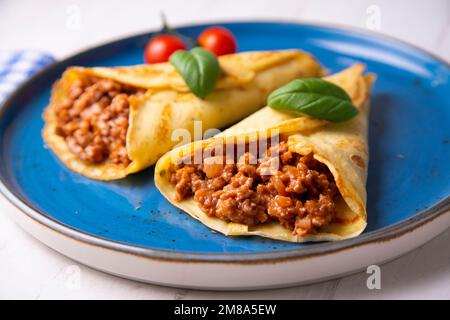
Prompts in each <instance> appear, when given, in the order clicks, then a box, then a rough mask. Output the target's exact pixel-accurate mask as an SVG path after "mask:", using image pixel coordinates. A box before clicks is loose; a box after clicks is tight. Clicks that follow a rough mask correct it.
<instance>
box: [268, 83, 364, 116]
mask: <svg viewBox="0 0 450 320" xmlns="http://www.w3.org/2000/svg"><path fill="white" fill-rule="evenodd" d="M268 105H269V106H270V107H271V108H273V109H279V110H287V111H292V112H295V113H301V114H306V115H308V116H311V117H313V118H317V119H322V120H328V121H332V122H342V121H347V120H350V119H351V118H353V117H354V116H356V115H357V114H358V109H356V108H355V107H354V106H353V104H352V102H351V100H350V97H349V96H348V94H347V93H346V92H345V91H344V90H343V89H341V88H340V87H338V86H337V85H335V84H333V83H331V82H328V81H325V80H322V79H317V78H307V79H298V80H293V81H291V82H289V83H288V84H286V85H285V86H283V87H281V88H279V89H277V90H275V91H274V92H272V94H271V95H270V96H269V98H268Z"/></svg>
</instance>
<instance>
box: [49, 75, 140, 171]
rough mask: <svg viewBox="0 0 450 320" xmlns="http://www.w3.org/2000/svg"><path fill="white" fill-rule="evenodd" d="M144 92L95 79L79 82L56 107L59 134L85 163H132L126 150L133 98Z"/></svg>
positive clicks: (85, 79)
mask: <svg viewBox="0 0 450 320" xmlns="http://www.w3.org/2000/svg"><path fill="white" fill-rule="evenodd" d="M142 93H143V90H142V89H137V88H134V87H130V86H127V85H123V84H119V83H117V82H115V81H112V80H106V79H98V78H94V77H89V78H84V79H79V80H76V81H74V82H73V83H72V85H71V86H70V88H69V91H68V95H67V97H65V99H64V100H63V101H61V102H60V103H58V104H56V105H55V115H56V119H57V120H56V122H57V123H56V133H57V134H58V135H60V136H62V137H63V138H64V139H65V141H66V143H67V145H68V147H69V149H70V150H71V151H72V152H73V153H74V154H75V155H77V157H78V158H80V159H81V160H83V161H86V162H88V163H101V162H103V161H105V160H107V159H109V160H110V161H111V162H112V163H114V164H117V165H122V166H127V165H128V164H129V163H130V159H129V158H128V154H127V149H126V135H127V130H128V115H129V107H130V105H129V102H128V98H129V96H130V95H136V94H142Z"/></svg>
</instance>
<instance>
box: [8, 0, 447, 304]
mask: <svg viewBox="0 0 450 320" xmlns="http://www.w3.org/2000/svg"><path fill="white" fill-rule="evenodd" d="M160 11H164V12H165V13H166V15H167V17H168V18H169V22H170V23H171V24H172V25H174V26H176V25H181V24H188V23H192V22H207V21H231V20H245V19H252V20H258V19H272V20H273V19H283V20H298V21H304V22H326V23H336V24H341V25H350V26H356V27H360V28H370V29H375V30H376V31H377V32H381V33H386V34H389V35H392V36H394V37H397V38H400V39H403V40H405V41H408V42H410V43H413V44H415V45H417V46H419V47H422V48H425V49H427V50H428V51H431V52H433V53H435V54H437V55H439V56H441V57H443V58H444V59H446V60H450V2H449V1H447V0H428V1H410V0H403V1H399V0H397V1H392V0H385V1H381V0H369V1H356V0H355V1H353V0H351V1H350V0H347V1H331V0H329V1H300V0H276V1H274V0H251V1H249V0H247V1H242V0H227V1H208V0H197V1H181V0H180V1H175V0H163V1H160V0H157V1H156V0H152V1H148V0H143V1H112V0H109V1H106V0H105V1H95V2H94V1H87V0H86V1H77V0H72V1H51V0H42V1H32V0H29V1H8V2H6V1H2V2H0V30H2V32H1V33H0V48H1V49H6V50H9V49H11V50H14V49H40V50H43V51H47V52H50V53H52V54H53V55H54V56H56V57H58V58H62V57H65V56H67V55H70V54H72V53H74V52H77V51H80V50H82V49H84V48H86V47H90V46H94V45H96V44H98V43H101V42H105V41H108V40H112V39H116V38H120V37H123V36H127V35H132V34H135V33H139V32H144V31H148V30H152V29H157V28H159V26H160V20H159V12H160ZM14 210H16V209H15V208H13V207H12V205H10V204H9V203H8V202H7V201H6V200H5V199H4V198H3V197H2V196H0V212H1V214H0V298H29V299H46V298H56V299H65V298H69V299H70V298H74V299H77V298H90V299H196V298H204V299H209V298H217V299H221V298H223V299H251V298H252V299H258V298H261V299H282V298H286V299H311V298H319V299H321V298H356V299H364V298H368V299H380V298H386V299H397V298H398V299H405V298H445V299H449V298H450V246H449V243H450V230H447V231H446V232H444V233H443V234H442V235H440V236H439V237H437V238H436V239H434V240H433V241H431V242H429V243H428V244H426V245H424V246H423V247H421V248H418V249H417V250H415V251H413V252H411V253H409V254H407V255H405V256H403V257H401V258H399V259H397V260H395V261H392V262H390V263H387V264H385V265H383V266H381V272H382V280H381V290H368V289H367V286H366V280H367V276H368V275H367V274H366V273H359V274H355V275H352V276H348V277H345V278H341V279H338V280H332V281H328V282H323V283H318V284H314V285H308V286H302V287H294V288H288V289H279V290H268V291H252V292H207V291H194V290H182V289H173V288H164V287H158V286H152V285H147V284H142V283H137V282H133V281H128V280H124V279H120V278H117V277H114V276H110V275H106V274H104V273H101V272H98V271H94V270H92V269H90V268H88V267H85V266H82V265H79V264H77V263H76V262H74V261H72V260H70V259H67V258H65V257H64V256H62V255H60V254H58V253H55V252H54V251H52V250H50V249H48V248H47V247H45V246H44V245H42V244H41V243H39V242H38V241H36V240H34V239H32V238H31V237H30V236H28V235H27V234H25V233H24V232H23V231H21V230H20V229H19V228H18V227H17V226H16V225H15V224H14V223H12V222H11V221H10V220H9V219H8V218H7V216H6V214H5V213H7V212H9V213H14Z"/></svg>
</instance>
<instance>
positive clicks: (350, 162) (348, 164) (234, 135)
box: [155, 64, 375, 242]
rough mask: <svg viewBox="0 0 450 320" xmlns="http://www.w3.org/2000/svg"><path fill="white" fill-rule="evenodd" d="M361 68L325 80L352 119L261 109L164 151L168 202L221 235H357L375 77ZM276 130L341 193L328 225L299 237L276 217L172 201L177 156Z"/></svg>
mask: <svg viewBox="0 0 450 320" xmlns="http://www.w3.org/2000/svg"><path fill="white" fill-rule="evenodd" d="M363 72H364V66H363V65H360V64H357V65H354V66H352V67H350V68H348V69H346V70H344V71H342V72H340V73H337V74H334V75H332V76H330V77H326V78H325V79H326V80H328V81H330V82H332V83H334V84H337V85H338V86H340V87H341V88H343V89H344V90H345V91H346V92H347V93H348V95H349V97H350V98H351V100H352V103H353V104H354V105H355V106H356V108H357V109H358V110H359V113H358V115H357V116H356V117H355V118H353V119H352V120H349V121H347V122H343V123H330V122H327V121H323V120H317V119H312V118H310V117H307V116H298V115H295V114H292V113H287V112H283V111H277V110H274V109H271V108H269V107H265V108H263V109H261V110H259V111H257V112H256V113H254V114H253V115H251V116H249V117H248V118H246V119H244V120H242V121H241V122H240V123H238V124H236V125H235V126H233V127H231V128H229V129H228V130H226V131H224V132H223V133H222V134H220V135H218V136H216V137H213V138H211V139H207V140H203V141H197V142H194V143H191V144H189V145H185V146H182V147H179V148H177V149H174V150H172V151H171V152H169V153H167V154H166V155H164V156H163V157H162V158H161V159H160V160H159V161H158V162H157V164H156V168H155V184H156V186H157V187H158V189H159V190H160V191H161V193H162V194H163V195H164V196H165V197H166V198H167V199H168V200H169V201H170V202H171V203H172V204H173V205H175V206H176V207H178V208H180V209H182V210H183V211H185V212H187V213H188V214H189V215H191V216H192V217H193V218H195V219H198V220H199V221H201V222H202V223H203V224H205V225H206V226H208V227H210V228H211V229H213V230H216V231H219V232H221V233H223V234H225V235H233V236H238V235H239V236H251V235H257V236H262V237H267V238H272V239H277V240H283V241H290V242H305V241H337V240H342V239H347V238H351V237H355V236H357V235H359V234H360V233H361V232H362V231H363V230H364V229H365V227H366V224H367V214H366V190H365V184H366V177H367V166H368V160H369V154H368V144H367V122H368V114H369V96H370V90H371V85H372V83H373V81H374V79H375V76H374V75H372V74H368V75H363ZM277 131H279V134H280V135H281V136H283V137H286V139H287V144H288V146H289V150H290V151H293V152H295V153H298V154H300V155H307V154H309V153H310V152H313V154H314V159H316V160H318V161H320V162H321V163H323V164H325V165H326V166H327V167H328V169H329V170H330V171H331V173H332V175H333V177H334V180H335V182H336V186H337V188H338V190H339V192H340V195H341V196H339V199H338V200H337V202H336V217H335V218H334V219H333V221H332V222H331V223H330V224H328V225H326V226H324V227H321V228H318V229H317V230H316V231H315V232H314V233H311V234H306V235H301V236H300V235H298V234H293V232H292V230H289V229H288V228H285V227H283V226H282V225H281V224H280V223H278V221H272V222H269V223H262V224H258V225H254V226H248V225H245V224H241V223H235V222H227V221H224V220H221V219H219V218H217V217H215V216H209V215H207V214H206V213H205V212H203V211H202V210H201V209H200V207H199V204H198V203H197V202H196V201H195V199H194V197H192V196H191V197H188V198H186V199H184V200H181V201H177V200H176V199H175V185H174V184H172V183H171V182H170V181H169V176H170V174H169V173H170V170H171V169H170V168H171V167H173V166H174V165H176V164H179V163H180V162H181V161H182V159H186V157H188V156H191V155H193V154H195V152H198V151H199V150H201V149H204V150H206V149H208V148H211V147H212V146H214V145H219V144H222V143H223V141H238V139H240V141H251V140H255V139H261V138H265V137H268V136H271V135H273V132H277ZM276 134H278V132H277V133H276Z"/></svg>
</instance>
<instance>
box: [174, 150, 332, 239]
mask: <svg viewBox="0 0 450 320" xmlns="http://www.w3.org/2000/svg"><path fill="white" fill-rule="evenodd" d="M225 160H226V157H225V156H220V157H215V156H212V157H209V158H205V159H204V160H203V163H202V164H199V165H197V164H179V165H178V166H173V167H172V168H171V169H170V170H169V171H170V181H171V183H173V184H174V185H175V197H176V199H177V201H181V200H182V199H184V198H186V197H189V196H194V198H195V200H196V201H197V202H198V203H199V206H200V208H201V209H202V210H203V211H204V212H205V213H206V214H207V215H209V216H214V217H217V218H219V219H222V220H225V221H231V222H236V223H242V224H246V225H249V226H254V225H258V224H261V223H266V222H269V221H274V220H276V221H278V222H279V223H280V224H281V225H282V226H284V227H286V228H288V229H290V230H292V232H293V233H294V234H297V235H301V236H303V235H305V234H309V233H314V232H315V231H316V229H317V228H320V227H323V226H326V225H327V224H329V223H330V222H331V221H332V220H333V218H334V216H335V215H336V208H335V201H336V199H337V197H338V196H339V191H338V189H337V187H336V184H335V181H334V178H333V175H332V174H331V172H330V170H329V169H328V167H327V166H325V165H324V164H322V163H321V162H319V161H317V160H315V159H314V156H313V154H312V153H310V154H308V155H305V156H301V155H299V154H296V153H293V152H291V151H289V150H288V146H287V144H286V142H281V143H279V144H277V145H275V146H272V147H270V148H269V150H268V152H267V153H266V155H265V156H264V157H261V158H259V159H256V157H255V156H254V155H253V154H251V153H250V152H245V153H244V154H243V155H242V156H240V157H237V156H236V158H235V159H234V162H233V163H231V164H230V163H228V162H226V161H225ZM236 160H237V161H236Z"/></svg>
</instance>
